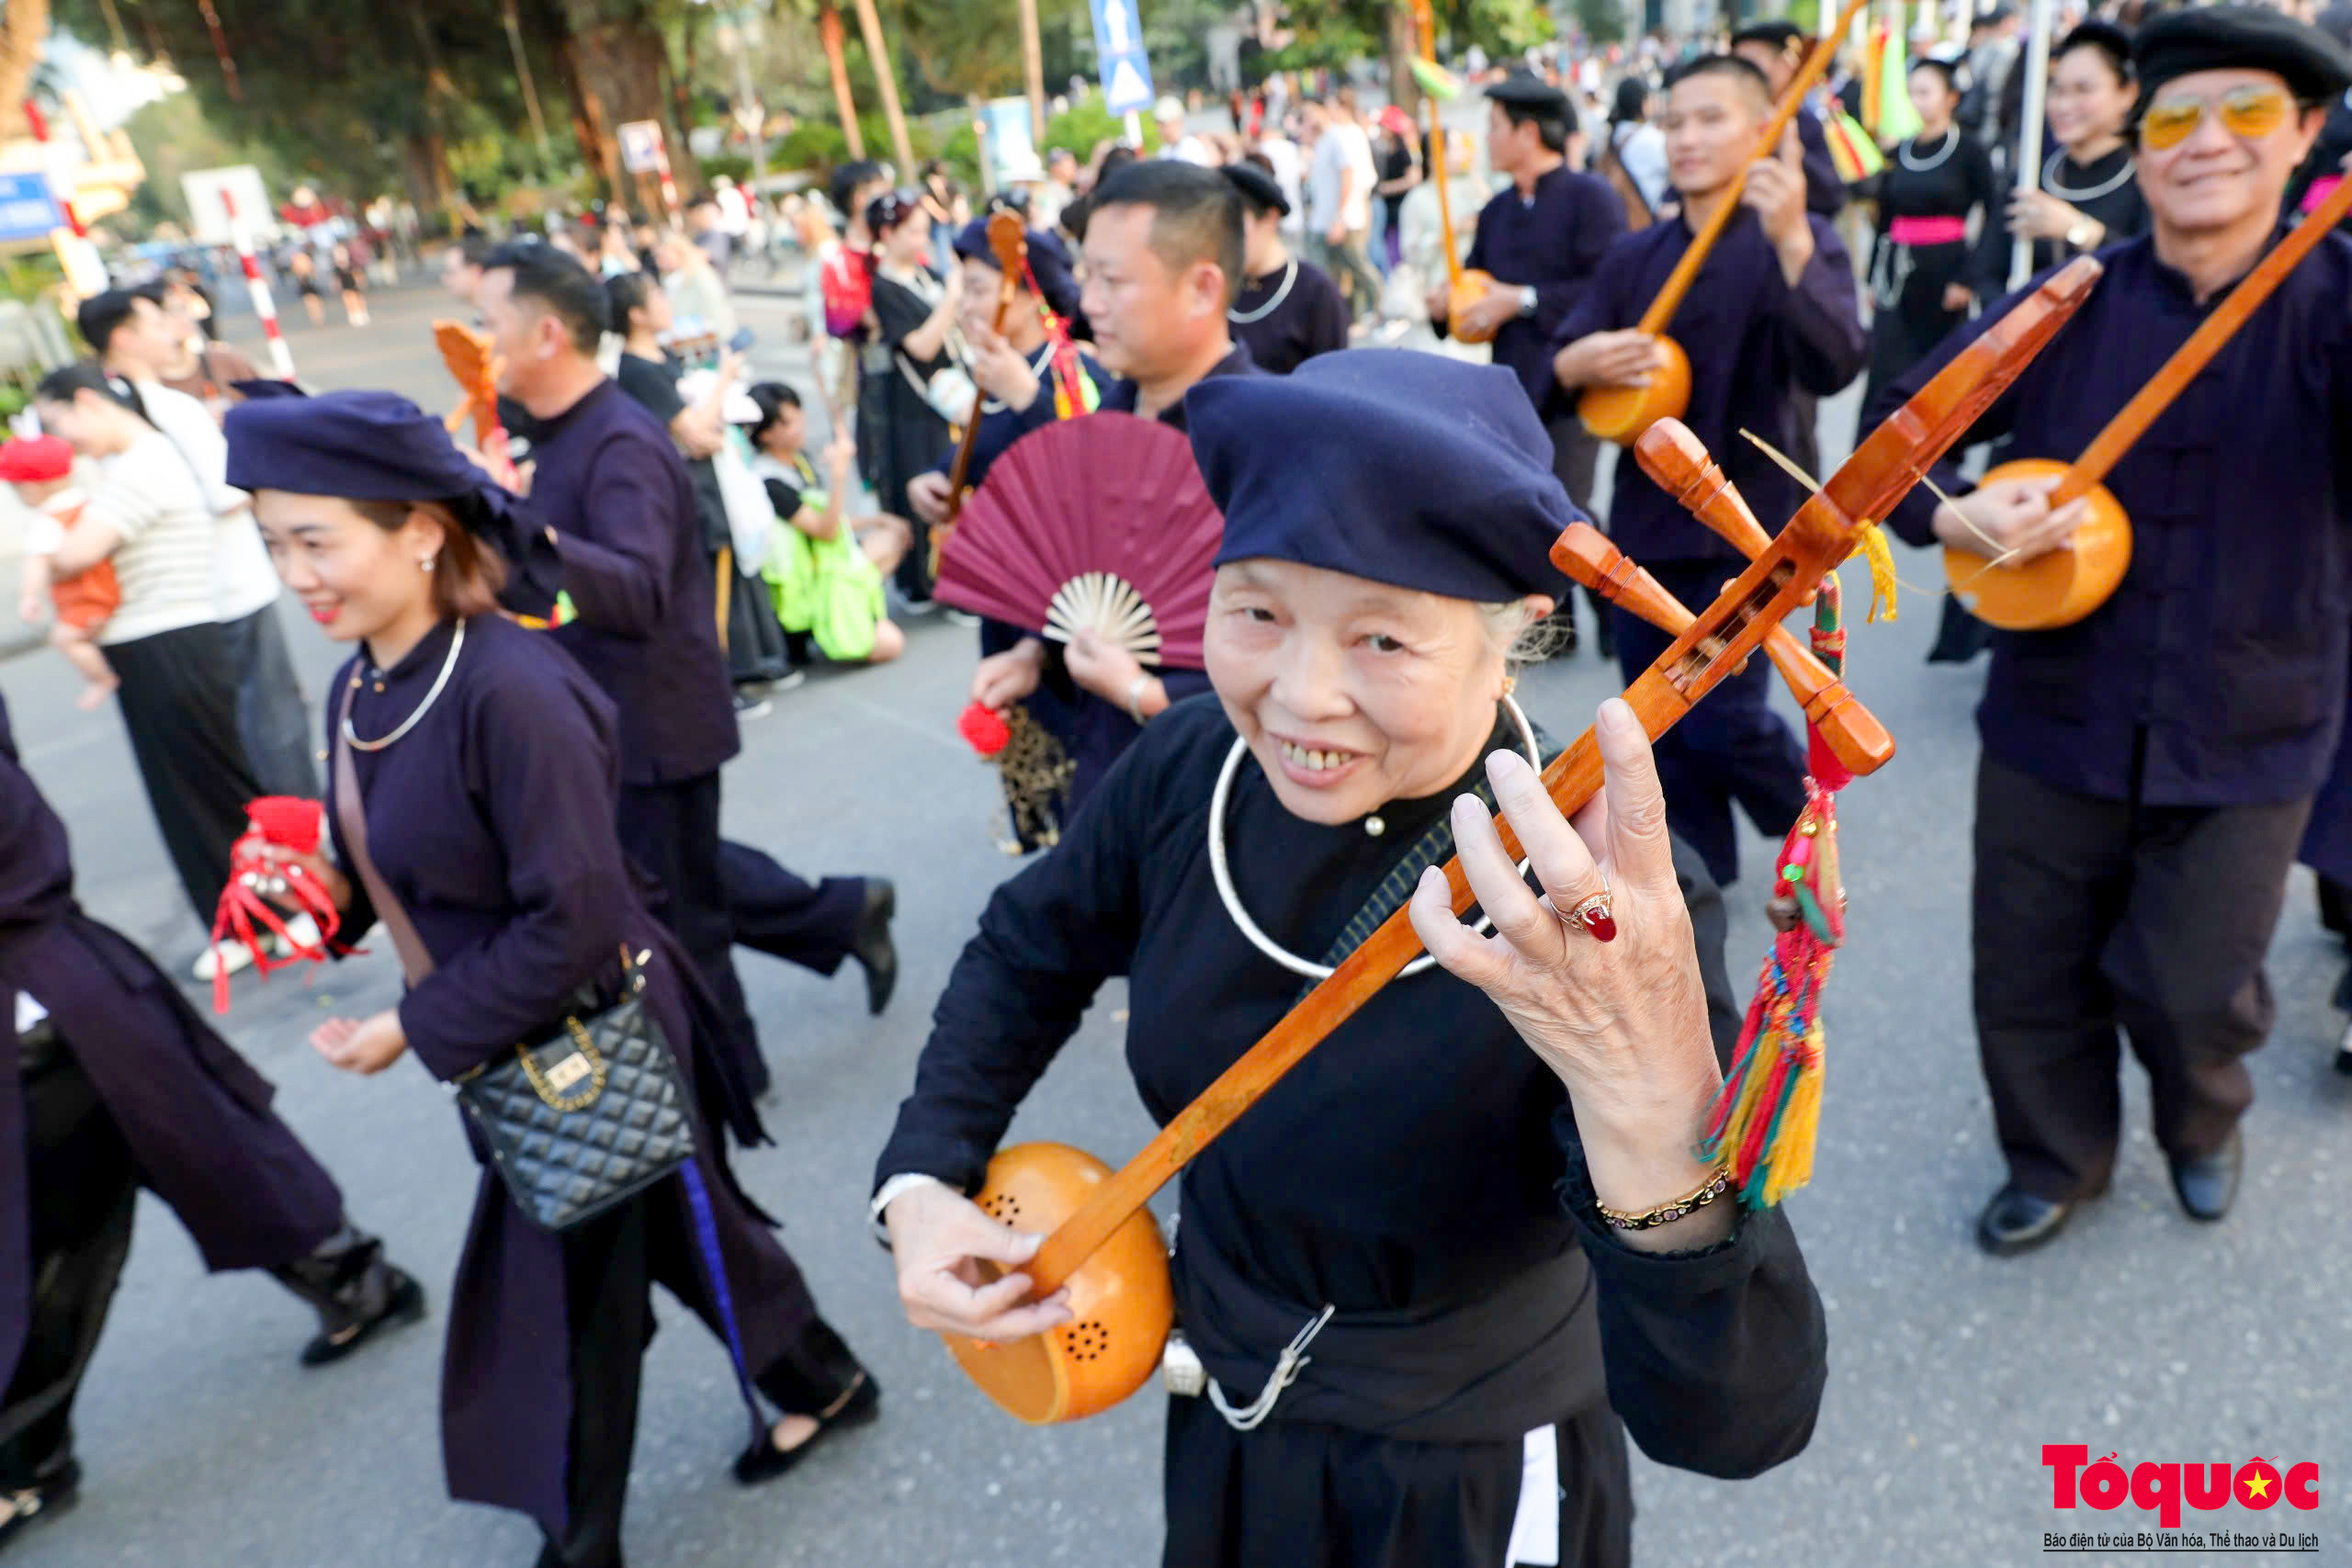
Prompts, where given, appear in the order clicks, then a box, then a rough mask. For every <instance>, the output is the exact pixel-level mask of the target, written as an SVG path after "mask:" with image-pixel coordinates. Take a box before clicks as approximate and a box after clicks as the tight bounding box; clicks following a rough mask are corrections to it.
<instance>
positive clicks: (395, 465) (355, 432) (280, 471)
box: [223, 381, 562, 615]
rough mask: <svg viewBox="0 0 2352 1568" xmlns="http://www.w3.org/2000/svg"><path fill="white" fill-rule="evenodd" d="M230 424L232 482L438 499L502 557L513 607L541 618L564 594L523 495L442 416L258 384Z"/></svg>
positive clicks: (405, 405)
mask: <svg viewBox="0 0 2352 1568" xmlns="http://www.w3.org/2000/svg"><path fill="white" fill-rule="evenodd" d="M253 385H254V391H255V392H257V393H259V395H255V396H249V397H248V399H247V400H246V401H244V402H242V403H239V404H238V405H237V406H236V407H234V408H232V409H231V410H230V411H229V414H228V418H227V419H226V420H225V421H224V422H223V424H224V428H225V429H226V431H227V434H228V437H229V482H230V483H231V484H232V485H235V486H236V487H237V488H238V489H239V490H249V491H257V490H282V491H292V492H294V493H295V494H298V495H330V496H334V497H337V498H339V499H341V500H345V501H437V502H442V503H444V504H445V505H447V507H448V508H449V510H450V511H451V512H452V513H455V514H456V516H457V518H458V522H459V523H461V524H463V525H464V526H465V529H466V531H467V532H468V533H469V534H471V535H473V536H475V537H477V538H479V539H480V540H481V541H482V542H483V543H484V544H486V545H488V546H490V547H491V548H492V549H494V550H496V551H497V552H498V554H499V555H500V556H501V557H502V558H503V559H504V560H505V562H506V570H507V579H506V588H505V591H504V592H503V593H502V594H501V595H500V599H501V601H502V602H503V604H505V605H506V606H507V608H509V609H512V610H515V611H518V612H520V613H522V614H526V615H546V614H547V613H548V610H549V609H550V608H551V607H552V606H553V605H554V604H555V597H556V593H557V592H558V591H559V590H560V588H561V587H562V563H561V562H560V560H559V559H558V558H557V556H556V550H555V546H554V544H553V543H552V542H551V541H550V540H549V539H548V537H547V535H546V531H545V530H544V529H543V528H541V527H540V526H539V525H538V524H537V522H536V521H535V520H534V519H532V517H531V516H530V515H529V514H528V513H527V512H526V510H525V509H524V503H523V501H522V499H521V498H520V497H519V496H516V495H515V493H514V492H513V491H509V490H507V489H506V488H505V487H504V486H503V485H501V484H499V483H497V482H496V481H495V480H493V479H491V477H490V476H489V475H488V474H485V473H483V472H482V471H481V469H480V468H476V467H475V466H474V465H473V463H472V461H471V460H469V458H468V457H466V455H465V454H464V453H462V452H460V451H458V445H457V443H456V442H454V441H452V440H451V439H450V438H449V432H448V429H447V426H445V425H444V424H443V423H441V422H440V421H439V420H438V419H436V418H435V417H434V416H433V415H431V414H428V413H426V412H424V411H423V410H422V409H419V408H418V407H417V406H416V405H415V404H414V403H413V402H410V401H409V400H407V399H406V398H403V397H401V396H399V395H397V394H395V393H391V392H325V393H322V394H320V395H319V396H317V397H308V396H304V395H302V394H301V392H300V389H298V388H294V387H291V386H290V385H289V384H288V383H286V382H283V381H275V382H266V383H257V384H253Z"/></svg>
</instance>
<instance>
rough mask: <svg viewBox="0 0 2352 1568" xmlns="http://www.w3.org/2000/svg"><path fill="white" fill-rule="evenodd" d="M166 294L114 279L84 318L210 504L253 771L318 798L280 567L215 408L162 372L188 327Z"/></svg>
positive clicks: (216, 599) (215, 580) (223, 611)
mask: <svg viewBox="0 0 2352 1568" xmlns="http://www.w3.org/2000/svg"><path fill="white" fill-rule="evenodd" d="M161 296H162V291H161V290H160V289H159V288H154V287H153V286H146V287H142V288H136V289H109V290H107V292H106V293H104V294H100V295H97V296H96V297H94V298H92V299H87V300H85V301H84V302H83V305H82V309H81V311H80V313H79V315H78V316H77V318H76V324H77V325H78V326H79V327H80V328H81V331H82V335H83V337H85V339H87V340H88V341H89V344H90V346H91V348H92V349H93V350H95V351H96V354H97V355H98V362H99V364H100V366H101V367H103V368H104V369H105V371H106V373H107V376H108V378H111V379H113V380H114V381H115V382H116V383H117V386H118V389H119V390H122V391H123V392H124V393H125V395H126V396H127V397H129V399H130V401H131V402H132V403H133V405H134V406H136V407H137V408H138V409H139V411H140V412H141V413H142V414H144V415H145V416H146V419H147V423H150V424H152V425H153V426H154V427H155V428H156V429H157V430H159V431H161V432H162V433H163V434H164V436H165V437H166V438H167V439H169V440H170V442H171V444H172V445H173V446H175V447H176V448H177V449H178V452H179V455H180V457H181V459H182V460H183V461H185V462H186V463H187V465H188V468H189V469H190V470H191V471H192V472H193V473H194V474H195V476H196V479H197V481H198V484H199V485H201V486H202V488H203V490H204V493H205V499H206V501H207V502H208V503H209V505H210V506H211V508H212V516H213V534H214V552H213V570H212V596H213V619H214V620H215V621H217V622H218V623H219V624H220V626H222V627H223V628H225V629H226V630H227V631H228V632H229V634H230V637H231V639H232V640H231V647H232V649H233V657H234V658H235V660H236V661H237V670H238V691H237V729H238V733H239V738H240V739H242V740H243V742H244V749H245V755H246V756H247V757H248V758H249V759H250V760H251V761H252V762H253V765H254V774H255V776H256V777H258V778H259V779H260V781H261V784H262V787H263V788H264V789H266V790H267V791H268V792H269V793H270V794H272V795H301V796H303V797H305V798H310V799H315V798H317V797H318V795H319V794H320V790H319V775H318V768H317V764H316V762H315V761H314V758H315V756H316V754H317V750H318V741H317V738H316V737H315V736H314V734H313V733H312V728H311V709H310V705H309V703H308V702H307V701H305V700H304V698H303V695H302V688H301V685H300V682H298V681H296V679H295V677H294V665H293V660H291V659H290V658H289V657H288V654H287V650H286V632H285V628H284V627H283V626H280V625H279V623H278V619H277V595H278V591H279V586H280V585H279V583H278V581H277V568H275V567H273V566H271V565H270V562H269V552H268V551H267V550H266V549H265V548H264V547H263V546H262V542H261V531H260V530H259V529H258V528H256V527H255V526H254V516H253V508H252V498H251V497H250V496H248V495H246V494H245V492H244V491H241V490H238V489H235V488H234V487H233V486H232V485H231V484H230V483H229V482H228V479H227V474H228V468H229V446H228V442H227V441H226V440H225V439H224V438H223V437H222V435H221V434H220V425H219V424H218V423H215V421H214V420H213V417H212V413H211V411H209V409H207V408H206V407H205V406H204V405H203V404H202V403H200V402H198V400H196V399H194V398H191V397H189V396H187V394H186V393H184V392H175V391H174V390H172V389H170V388H169V387H166V386H164V384H163V381H162V380H161V377H162V375H163V374H164V372H165V371H166V370H168V369H170V368H172V367H174V366H175V365H176V363H177V362H178V360H179V358H180V355H181V344H182V341H183V340H184V338H185V337H186V335H187V331H188V324H187V322H186V321H182V320H180V319H179V318H178V317H177V316H176V315H175V313H174V312H172V311H170V310H165V309H164V306H163V304H162V303H161Z"/></svg>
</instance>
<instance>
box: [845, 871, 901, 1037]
mask: <svg viewBox="0 0 2352 1568" xmlns="http://www.w3.org/2000/svg"><path fill="white" fill-rule="evenodd" d="M898 912H899V890H898V889H897V888H896V887H895V886H892V885H891V882H890V879H889V878H888V877H887V876H869V877H867V878H866V879H865V908H862V909H860V910H858V912H857V937H856V940H855V941H854V942H851V944H850V950H849V951H850V956H851V957H853V958H854V959H856V960H857V961H858V963H859V964H861V965H863V966H864V968H865V1010H866V1013H867V1014H868V1015H869V1016H873V1015H876V1014H879V1013H880V1012H881V1010H883V1009H884V1008H886V1007H888V1006H889V1005H890V993H891V992H892V991H895V990H897V989H898V988H899V950H898V948H897V946H896V945H895V944H893V943H892V942H891V941H890V917H891V916H893V915H895V914H897V913H898Z"/></svg>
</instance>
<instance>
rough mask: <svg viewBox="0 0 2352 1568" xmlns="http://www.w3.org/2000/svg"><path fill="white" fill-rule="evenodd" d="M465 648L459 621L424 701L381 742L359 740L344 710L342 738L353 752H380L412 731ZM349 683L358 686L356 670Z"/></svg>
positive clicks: (464, 624)
mask: <svg viewBox="0 0 2352 1568" xmlns="http://www.w3.org/2000/svg"><path fill="white" fill-rule="evenodd" d="M465 646H466V623H465V622H463V621H459V622H458V630H457V635H455V636H454V637H450V639H449V653H448V657H447V658H446V659H444V660H441V673H439V674H438V675H435V677H433V689H432V690H431V691H429V692H427V693H425V694H424V701H423V702H421V703H419V704H417V705H416V711H415V712H414V713H413V714H410V715H409V716H407V717H406V718H404V719H402V720H401V727H400V728H398V729H395V730H393V731H392V732H391V733H390V735H387V736H385V737H384V738H383V739H381V740H362V739H359V732H358V731H357V730H356V729H354V728H351V715H350V713H349V711H348V710H346V711H345V714H344V716H343V738H344V739H345V740H347V741H349V742H350V743H351V746H352V749H353V750H359V751H380V750H383V749H384V748H385V747H387V746H390V744H391V743H392V742H393V741H395V740H398V739H400V738H401V736H403V735H406V734H407V733H408V732H409V731H410V730H412V729H414V728H416V721H417V720H418V719H420V718H423V717H424V715H425V712H426V710H427V709H429V708H431V707H432V706H433V703H434V699H435V698H436V697H438V696H440V694H441V688H442V687H444V686H446V685H447V684H448V683H449V671H452V670H455V669H456V668H457V667H458V653H459V652H460V651H462V650H463V649H464V648H465ZM351 683H352V684H353V685H354V686H357V685H358V684H359V671H356V670H355V671H352V672H351Z"/></svg>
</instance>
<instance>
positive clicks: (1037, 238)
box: [956, 218, 1079, 321]
mask: <svg viewBox="0 0 2352 1568" xmlns="http://www.w3.org/2000/svg"><path fill="white" fill-rule="evenodd" d="M956 254H957V255H959V256H968V257H970V258H971V259H972V260H974V261H977V262H986V263H987V264H988V265H989V266H990V267H994V266H995V265H996V253H995V252H994V251H992V250H990V249H989V220H987V219H985V218H975V219H974V220H972V221H970V222H969V223H967V224H965V225H964V226H963V228H961V229H959V230H957V231H956ZM1029 270H1030V271H1031V272H1033V273H1035V275H1036V277H1037V291H1038V293H1039V294H1040V295H1041V296H1042V297H1043V298H1044V299H1045V301H1046V309H1047V310H1051V311H1052V312H1053V313H1054V314H1055V315H1057V316H1059V317H1061V318H1062V319H1063V320H1064V321H1070V320H1073V319H1074V318H1076V316H1077V315H1078V296H1079V288H1078V277H1077V275H1076V273H1075V272H1074V271H1073V270H1072V269H1071V267H1070V260H1069V251H1068V250H1067V249H1066V248H1064V246H1063V244H1062V242H1061V239H1060V237H1059V236H1058V235H1055V234H1049V233H1047V232H1046V231H1044V230H1043V229H1032V230H1030V231H1029Z"/></svg>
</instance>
